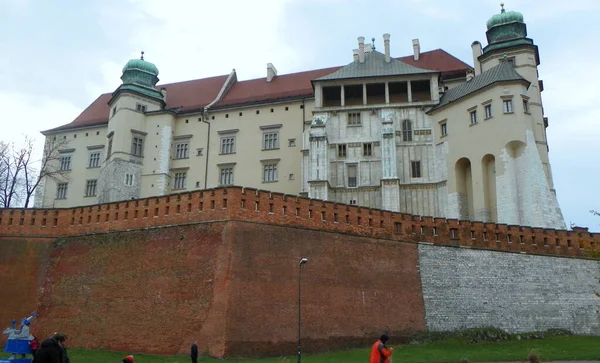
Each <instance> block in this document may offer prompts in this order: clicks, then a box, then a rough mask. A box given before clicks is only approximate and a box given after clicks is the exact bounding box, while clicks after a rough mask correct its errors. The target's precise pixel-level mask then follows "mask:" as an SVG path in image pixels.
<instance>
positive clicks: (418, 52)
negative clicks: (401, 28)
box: [412, 39, 421, 61]
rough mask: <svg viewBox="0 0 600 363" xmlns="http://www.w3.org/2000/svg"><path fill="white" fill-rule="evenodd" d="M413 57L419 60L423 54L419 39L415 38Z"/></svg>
mask: <svg viewBox="0 0 600 363" xmlns="http://www.w3.org/2000/svg"><path fill="white" fill-rule="evenodd" d="M412 43H413V52H414V53H413V58H414V60H416V61H417V60H419V56H420V55H421V44H419V39H413V41H412Z"/></svg>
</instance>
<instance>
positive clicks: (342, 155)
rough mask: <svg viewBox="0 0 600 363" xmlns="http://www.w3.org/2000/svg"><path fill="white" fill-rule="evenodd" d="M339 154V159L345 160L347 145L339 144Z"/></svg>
mask: <svg viewBox="0 0 600 363" xmlns="http://www.w3.org/2000/svg"><path fill="white" fill-rule="evenodd" d="M337 152H338V155H337V156H338V158H345V157H346V144H339V145H338V148H337Z"/></svg>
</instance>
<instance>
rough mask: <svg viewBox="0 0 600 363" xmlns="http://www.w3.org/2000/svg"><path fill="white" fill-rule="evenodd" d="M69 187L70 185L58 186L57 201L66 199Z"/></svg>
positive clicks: (61, 184) (60, 184)
mask: <svg viewBox="0 0 600 363" xmlns="http://www.w3.org/2000/svg"><path fill="white" fill-rule="evenodd" d="M68 187H69V184H68V183H59V184H58V185H57V186H56V199H66V198H67V189H68Z"/></svg>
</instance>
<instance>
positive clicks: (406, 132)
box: [402, 120, 412, 141]
mask: <svg viewBox="0 0 600 363" xmlns="http://www.w3.org/2000/svg"><path fill="white" fill-rule="evenodd" d="M402 141H412V123H411V122H410V120H404V121H402Z"/></svg>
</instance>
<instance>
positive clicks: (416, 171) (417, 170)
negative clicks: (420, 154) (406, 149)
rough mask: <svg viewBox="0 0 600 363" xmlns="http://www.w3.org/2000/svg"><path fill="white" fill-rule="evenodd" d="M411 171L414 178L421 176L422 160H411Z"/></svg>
mask: <svg viewBox="0 0 600 363" xmlns="http://www.w3.org/2000/svg"><path fill="white" fill-rule="evenodd" d="M410 171H411V176H412V177H413V178H420V177H421V162H420V161H411V162H410Z"/></svg>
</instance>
